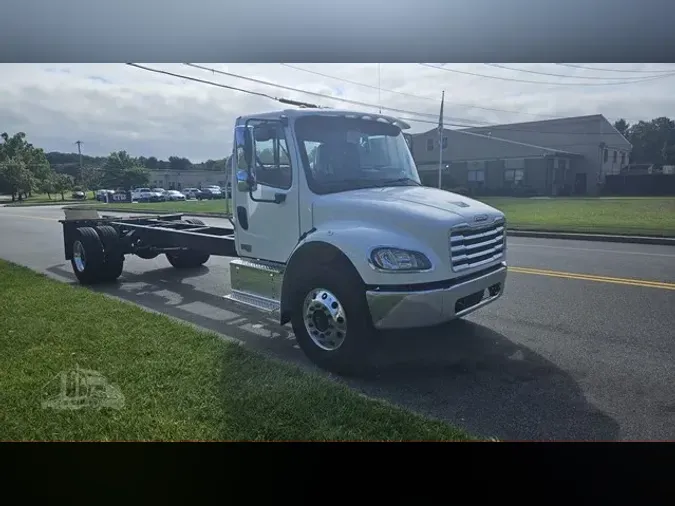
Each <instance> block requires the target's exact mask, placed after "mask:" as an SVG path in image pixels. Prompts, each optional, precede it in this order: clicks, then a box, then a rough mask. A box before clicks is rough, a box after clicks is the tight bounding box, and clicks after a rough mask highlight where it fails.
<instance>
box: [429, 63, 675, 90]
mask: <svg viewBox="0 0 675 506" xmlns="http://www.w3.org/2000/svg"><path fill="white" fill-rule="evenodd" d="M418 65H422V66H423V67H429V68H432V69H436V70H443V71H445V72H454V73H456V74H464V75H469V76H476V77H484V78H487V79H498V80H500V81H512V82H516V83H528V84H543V85H547V86H617V85H623V84H634V83H638V82H644V81H652V80H654V79H663V78H665V77H670V76H671V75H675V72H671V73H670V74H665V75H663V76H655V77H654V76H652V77H644V78H640V79H639V80H636V81H631V82H629V83H626V82H622V83H564V82H563V83H552V82H548V81H530V80H527V79H516V78H512V77H499V76H489V75H485V74H478V73H476V72H468V71H465V70H456V69H449V68H445V67H436V66H435V65H429V64H428V63H418Z"/></svg>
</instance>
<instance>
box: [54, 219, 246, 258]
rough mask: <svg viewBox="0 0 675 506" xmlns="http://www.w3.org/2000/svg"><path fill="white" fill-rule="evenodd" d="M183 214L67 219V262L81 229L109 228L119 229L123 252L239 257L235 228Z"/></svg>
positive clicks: (65, 225) (64, 237) (65, 247)
mask: <svg viewBox="0 0 675 506" xmlns="http://www.w3.org/2000/svg"><path fill="white" fill-rule="evenodd" d="M183 216H184V214H183V213H176V214H165V215H154V216H131V217H117V216H103V217H100V218H94V219H87V218H85V219H70V220H68V219H64V220H59V222H60V223H61V224H62V225H63V241H64V251H65V257H66V260H71V258H72V251H71V249H72V248H71V247H70V246H71V245H72V242H73V240H74V237H73V235H74V233H75V231H76V230H77V229H78V228H80V227H98V226H103V225H108V226H111V227H113V228H115V230H117V232H118V234H119V237H120V240H121V244H122V250H123V252H124V253H132V254H133V253H136V252H137V251H140V250H146V251H148V250H150V251H153V252H156V253H162V252H167V251H175V250H181V249H182V250H194V251H199V252H203V253H208V254H209V255H215V256H232V257H236V256H237V253H236V248H235V242H234V229H231V228H225V227H213V226H210V225H201V224H194V223H190V222H188V221H185V220H183V219H182V218H183Z"/></svg>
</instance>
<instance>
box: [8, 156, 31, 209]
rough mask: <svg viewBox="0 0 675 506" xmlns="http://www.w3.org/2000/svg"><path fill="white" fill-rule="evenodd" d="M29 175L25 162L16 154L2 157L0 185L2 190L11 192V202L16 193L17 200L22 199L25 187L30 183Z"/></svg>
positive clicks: (14, 198)
mask: <svg viewBox="0 0 675 506" xmlns="http://www.w3.org/2000/svg"><path fill="white" fill-rule="evenodd" d="M31 177H32V176H31V173H30V172H29V171H28V169H27V168H26V164H25V163H24V161H23V160H21V158H20V157H18V156H14V157H10V158H4V160H3V161H1V162H0V186H2V187H3V188H4V191H8V192H9V193H11V195H12V202H14V201H15V200H16V196H17V195H18V197H19V200H22V194H24V193H26V191H27V190H26V188H29V187H30V185H31Z"/></svg>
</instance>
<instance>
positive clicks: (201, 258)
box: [166, 218, 211, 269]
mask: <svg viewBox="0 0 675 506" xmlns="http://www.w3.org/2000/svg"><path fill="white" fill-rule="evenodd" d="M184 221H185V222H186V223H190V224H191V225H206V223H204V222H203V221H202V220H199V219H197V218H188V219H186V220H184ZM209 258H211V255H209V254H208V253H202V252H201V251H194V250H186V251H181V252H179V253H166V259H167V260H168V261H169V263H170V264H171V265H172V266H173V267H174V268H175V269H195V268H197V267H201V266H202V265H204V264H205V263H206V262H208V260H209Z"/></svg>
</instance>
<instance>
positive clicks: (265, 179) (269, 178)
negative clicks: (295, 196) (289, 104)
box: [254, 123, 293, 190]
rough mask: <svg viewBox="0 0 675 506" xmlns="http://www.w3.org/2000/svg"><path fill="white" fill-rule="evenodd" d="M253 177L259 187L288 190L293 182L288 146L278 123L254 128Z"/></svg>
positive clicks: (263, 124) (259, 125) (264, 124)
mask: <svg viewBox="0 0 675 506" xmlns="http://www.w3.org/2000/svg"><path fill="white" fill-rule="evenodd" d="M254 135H255V138H256V143H255V176H256V182H257V183H258V184H261V185H265V186H271V187H273V188H280V189H283V190H288V189H289V188H290V187H291V184H292V182H293V175H292V171H291V162H290V156H289V153H288V144H287V143H286V136H285V134H284V129H283V127H282V126H281V125H280V124H278V123H261V124H258V125H256V126H255V129H254Z"/></svg>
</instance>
